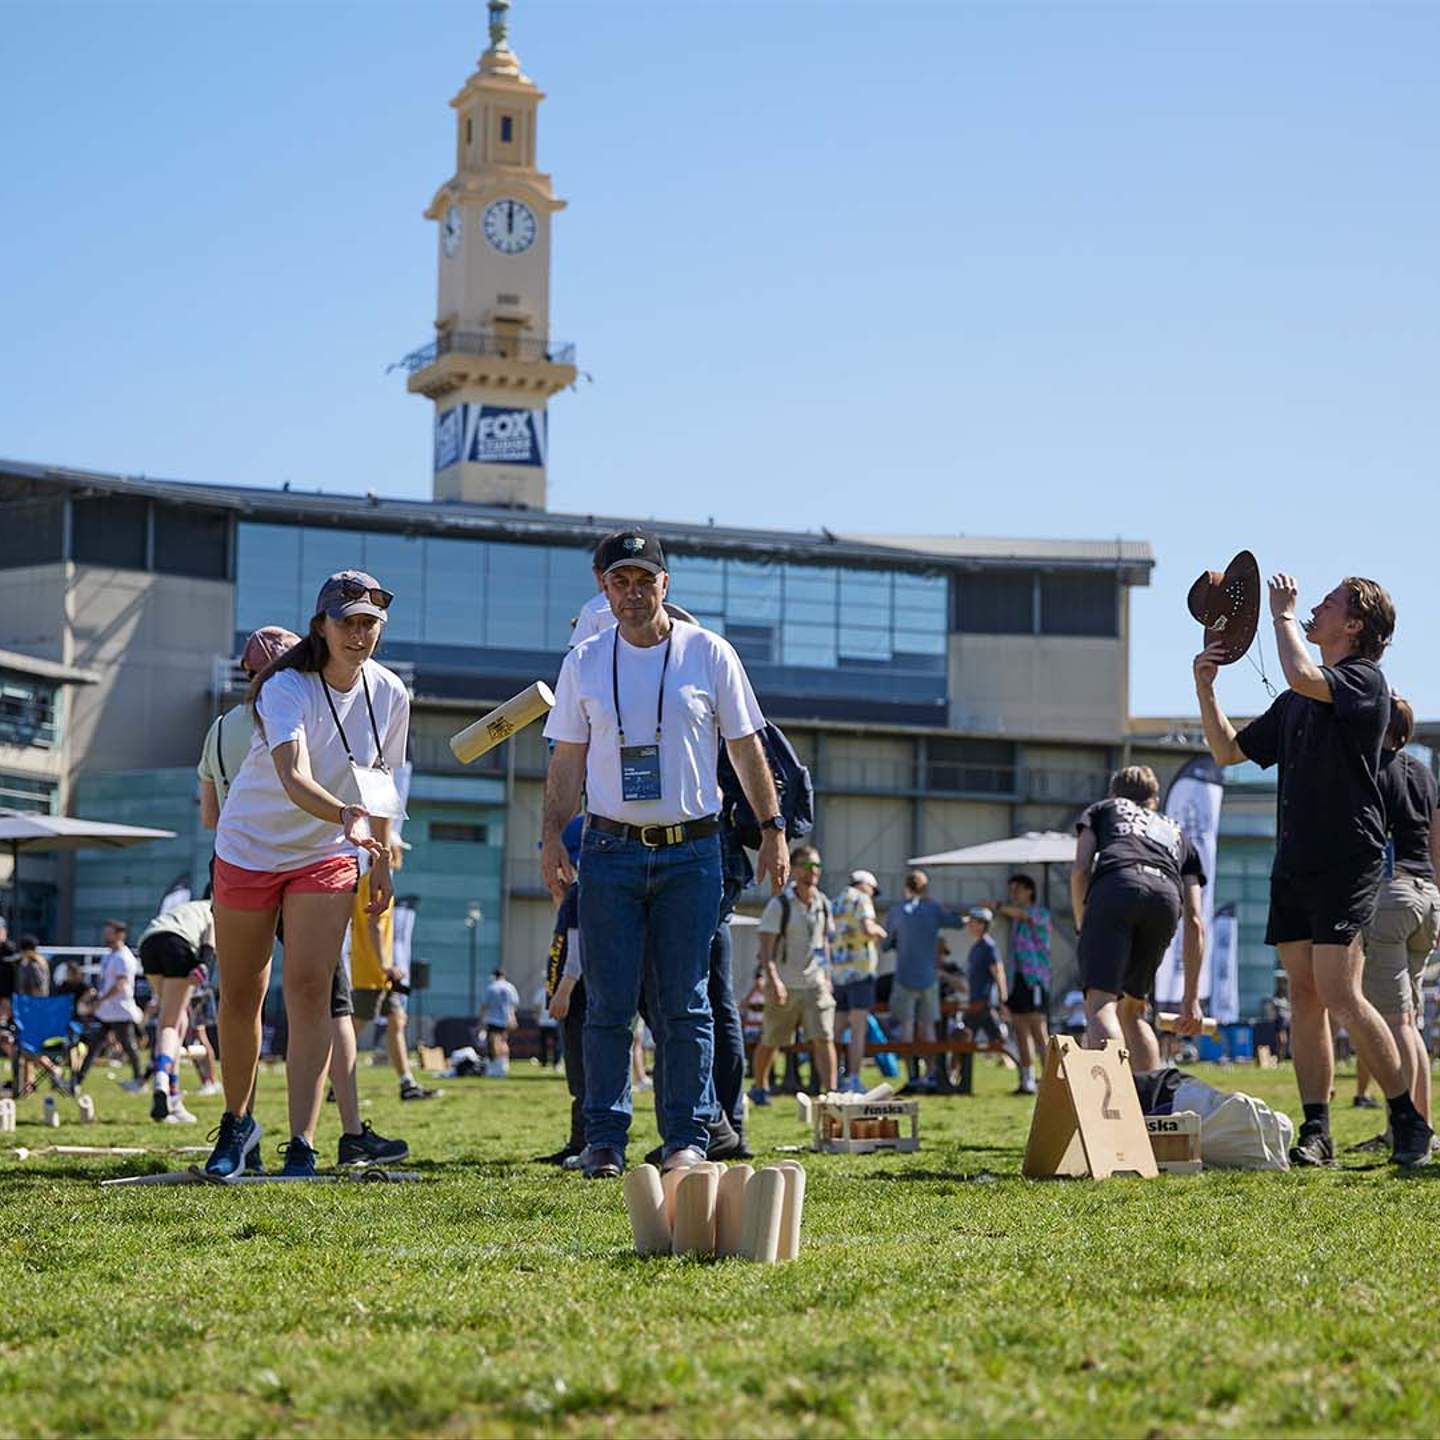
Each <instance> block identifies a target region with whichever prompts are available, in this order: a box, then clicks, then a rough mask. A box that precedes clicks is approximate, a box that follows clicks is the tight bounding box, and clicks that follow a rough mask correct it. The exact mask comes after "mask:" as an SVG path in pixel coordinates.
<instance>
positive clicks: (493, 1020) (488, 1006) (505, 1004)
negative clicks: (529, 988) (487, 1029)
mask: <svg viewBox="0 0 1440 1440" xmlns="http://www.w3.org/2000/svg"><path fill="white" fill-rule="evenodd" d="M519 1005H520V992H519V991H518V990H517V989H516V988H515V987H514V986H513V985H512V984H511V983H510V982H509V981H508V980H492V981H491V982H490V983H489V984H488V985H487V986H486V987H485V1023H486V1024H487V1025H508V1024H509V1023H510V1012H511V1011H512V1010H516V1009H518V1008H519Z"/></svg>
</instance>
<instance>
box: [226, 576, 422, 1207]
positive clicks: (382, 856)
mask: <svg viewBox="0 0 1440 1440" xmlns="http://www.w3.org/2000/svg"><path fill="white" fill-rule="evenodd" d="M393 599H394V596H393V595H392V594H391V593H390V592H389V591H388V590H386V589H384V588H383V587H382V586H381V585H380V583H379V581H377V580H376V579H375V578H374V577H373V576H371V575H367V574H365V573H364V572H363V571H359V570H343V571H341V572H340V573H339V574H337V575H332V576H331V577H330V578H329V579H328V580H327V581H326V582H325V583H324V585H322V586H321V587H320V594H319V597H318V598H317V600H316V602H315V615H314V618H313V619H312V620H311V621H310V627H309V630H308V631H307V633H306V635H305V638H304V639H303V640H301V641H300V643H299V644H298V645H296V646H294V647H293V648H292V649H290V650H287V651H286V652H285V654H283V655H282V656H280V657H279V659H277V660H274V661H272V662H271V663H270V664H269V665H268V666H266V668H265V669H264V670H262V671H261V673H260V674H259V675H258V676H256V678H255V680H254V682H253V683H252V685H251V687H250V693H249V696H248V697H247V698H248V701H249V703H250V704H251V705H253V707H254V711H255V720H256V724H255V735H254V738H253V740H252V741H251V745H250V749H249V751H248V752H247V753H246V756H245V759H244V761H243V762H242V764H241V766H240V770H239V773H238V774H237V775H236V776H235V777H234V778H233V779H232V781H231V784H230V790H229V794H228V795H227V796H226V800H225V806H224V808H223V809H222V810H221V812H220V822H219V824H218V826H217V827H216V830H215V938H216V951H217V953H218V956H219V963H220V1049H221V1054H222V1055H223V1057H224V1083H225V1114H224V1116H223V1118H222V1119H221V1122H220V1133H219V1138H218V1141H217V1143H216V1146H215V1151H214V1153H213V1154H212V1155H211V1157H210V1159H209V1161H208V1162H207V1163H206V1166H205V1171H206V1174H207V1175H209V1176H210V1177H211V1178H212V1179H216V1180H232V1179H237V1178H238V1177H239V1176H240V1175H242V1174H243V1173H244V1171H245V1169H246V1164H247V1158H248V1157H249V1156H250V1155H251V1154H252V1153H253V1151H254V1150H255V1147H256V1146H257V1145H258V1144H259V1141H260V1127H259V1125H258V1124H257V1123H256V1121H255V1118H254V1117H253V1116H252V1115H250V1114H248V1113H247V1111H248V1108H249V1103H250V1095H251V1091H252V1089H253V1086H254V1082H255V1071H256V1066H257V1063H258V1060H259V1053H260V1013H261V1007H262V1006H263V1004H264V1001H265V992H266V990H267V988H268V985H269V980H270V955H271V951H272V950H273V948H274V944H275V925H276V921H277V920H278V919H279V918H280V917H281V916H282V914H283V916H284V922H285V976H284V988H285V1008H286V1012H287V1015H288V1019H289V1030H290V1043H289V1050H288V1052H287V1055H286V1072H287V1080H288V1085H289V1094H290V1133H291V1139H290V1143H289V1145H288V1146H287V1147H286V1152H285V1169H284V1171H283V1172H282V1173H284V1174H287V1175H292V1176H304V1175H311V1174H314V1173H315V1158H316V1156H315V1148H314V1143H313V1141H314V1135H315V1125H316V1122H317V1121H318V1119H319V1116H320V1104H321V1100H320V1096H321V1087H322V1083H323V1080H324V1074H325V1066H326V1063H327V1062H328V1060H329V1057H330V1041H331V1024H330V982H331V978H332V976H333V974H334V971H335V966H336V965H337V964H338V963H339V960H340V946H341V942H342V940H343V938H344V935H345V927H346V926H347V924H348V923H349V920H350V910H351V905H352V902H353V899H354V892H355V889H356V885H357V884H358V881H359V867H358V862H357V852H358V851H361V850H364V851H368V852H369V854H370V856H371V864H372V867H373V868H372V869H371V872H370V905H369V909H370V911H372V912H373V913H376V914H379V913H381V912H382V911H383V910H384V909H385V907H386V906H387V905H388V904H389V903H390V900H391V897H392V886H391V881H390V863H389V850H388V848H387V844H388V840H389V829H390V821H391V820H392V819H395V818H399V817H400V813H401V811H400V800H399V795H398V793H397V791H396V788H395V783H394V779H393V775H394V772H395V770H396V769H398V768H399V766H400V765H401V764H402V763H403V762H404V759H405V744H406V738H407V735H408V732H409V725H410V698H409V695H408V694H407V692H406V690H405V686H404V685H403V684H402V683H401V682H400V680H399V679H398V678H397V677H396V676H395V675H393V674H392V673H391V672H390V671H389V670H387V669H385V667H384V666H383V665H379V664H377V663H376V662H375V661H374V660H373V659H372V658H371V656H372V655H373V653H374V651H375V646H376V644H377V643H378V642H379V639H380V635H381V632H382V630H383V629H384V623H385V612H386V610H387V608H388V607H389V605H390V602H391V601H392V600H393Z"/></svg>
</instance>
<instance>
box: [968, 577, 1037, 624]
mask: <svg viewBox="0 0 1440 1440" xmlns="http://www.w3.org/2000/svg"><path fill="white" fill-rule="evenodd" d="M955 611H956V616H955V619H956V625H955V628H956V629H957V630H960V631H962V632H963V633H965V634H967V635H1030V634H1033V633H1034V630H1035V576H1034V575H1033V573H1031V572H1030V571H1028V570H1021V571H1018V572H1015V571H1010V572H1004V571H1000V572H997V571H984V572H976V573H975V574H971V575H960V576H957V577H956V581H955Z"/></svg>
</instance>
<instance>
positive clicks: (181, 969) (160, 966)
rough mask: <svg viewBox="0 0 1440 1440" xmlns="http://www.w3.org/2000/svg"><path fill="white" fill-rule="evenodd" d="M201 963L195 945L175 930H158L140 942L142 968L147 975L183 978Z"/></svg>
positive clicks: (167, 978)
mask: <svg viewBox="0 0 1440 1440" xmlns="http://www.w3.org/2000/svg"><path fill="white" fill-rule="evenodd" d="M199 963H200V957H199V955H197V954H196V953H195V947H194V946H193V945H191V943H190V942H189V941H188V940H187V939H186V938H185V937H184V936H183V935H177V934H176V933H175V932H174V931H173V930H161V931H158V932H157V933H156V934H154V935H147V936H146V937H145V939H143V940H142V941H141V942H140V968H141V969H142V970H143V971H144V972H145V973H146V974H147V975H159V976H161V977H162V978H164V979H166V980H183V979H185V977H186V976H187V975H189V974H190V972H191V971H192V970H193V969H195V967H196V966H197V965H199Z"/></svg>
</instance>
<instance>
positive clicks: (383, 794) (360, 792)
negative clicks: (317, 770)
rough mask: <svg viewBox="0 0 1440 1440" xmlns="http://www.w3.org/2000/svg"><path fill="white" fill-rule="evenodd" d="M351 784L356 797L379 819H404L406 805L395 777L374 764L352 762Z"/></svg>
mask: <svg viewBox="0 0 1440 1440" xmlns="http://www.w3.org/2000/svg"><path fill="white" fill-rule="evenodd" d="M350 784H351V787H352V791H353V794H354V797H355V799H356V800H357V801H358V803H359V804H361V805H363V806H364V807H365V808H366V809H367V810H368V811H369V812H370V813H371V814H372V815H374V816H375V817H376V818H377V819H379V820H403V819H404V818H405V807H404V805H402V804H401V802H400V791H399V790H398V789H397V788H396V785H395V777H394V776H393V775H392V774H391V773H390V772H389V771H388V770H382V769H380V768H379V767H378V766H374V765H357V764H356V763H355V761H353V760H352V761H351V762H350Z"/></svg>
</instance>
